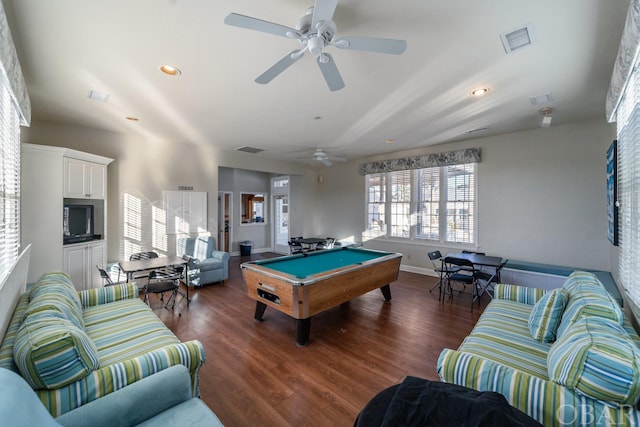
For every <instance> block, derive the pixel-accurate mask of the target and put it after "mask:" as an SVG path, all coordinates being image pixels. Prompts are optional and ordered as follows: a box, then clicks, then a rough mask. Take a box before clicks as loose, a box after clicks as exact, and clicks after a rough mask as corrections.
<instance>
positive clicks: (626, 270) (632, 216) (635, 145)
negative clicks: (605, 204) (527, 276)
mask: <svg viewBox="0 0 640 427" xmlns="http://www.w3.org/2000/svg"><path fill="white" fill-rule="evenodd" d="M616 122H617V128H618V200H619V201H620V208H619V245H620V254H619V278H620V282H621V285H622V287H623V288H624V289H625V290H626V292H627V294H628V296H629V297H630V299H631V300H632V301H633V302H634V303H635V304H636V306H639V307H640V282H638V273H639V272H640V269H639V266H638V259H640V258H639V257H640V197H639V193H640V79H639V78H638V67H637V66H636V68H635V69H634V71H633V72H632V75H631V77H630V79H629V81H628V83H627V86H626V88H625V91H624V96H623V98H622V100H621V102H620V105H619V107H618V112H617V116H616Z"/></svg>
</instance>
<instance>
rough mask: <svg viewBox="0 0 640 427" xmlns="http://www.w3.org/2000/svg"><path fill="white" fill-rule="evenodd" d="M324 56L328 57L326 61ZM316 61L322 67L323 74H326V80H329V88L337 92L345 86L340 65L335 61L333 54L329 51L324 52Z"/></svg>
mask: <svg viewBox="0 0 640 427" xmlns="http://www.w3.org/2000/svg"><path fill="white" fill-rule="evenodd" d="M323 56H324V57H325V58H326V59H328V60H327V61H326V62H322V57H323ZM316 62H317V63H318V66H319V67H320V71H322V75H323V76H324V80H325V81H326V82H327V86H329V90H331V91H332V92H335V91H337V90H340V89H342V88H343V87H344V81H342V77H341V76H340V72H339V71H338V67H337V66H336V63H335V62H333V58H332V57H331V55H329V54H328V53H322V54H321V55H318V56H317V57H316Z"/></svg>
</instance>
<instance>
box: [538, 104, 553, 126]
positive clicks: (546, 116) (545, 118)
mask: <svg viewBox="0 0 640 427" xmlns="http://www.w3.org/2000/svg"><path fill="white" fill-rule="evenodd" d="M551 111H552V110H551V107H544V108H541V109H540V114H542V121H541V122H540V127H543V128H550V127H551V120H552V119H553V117H551Z"/></svg>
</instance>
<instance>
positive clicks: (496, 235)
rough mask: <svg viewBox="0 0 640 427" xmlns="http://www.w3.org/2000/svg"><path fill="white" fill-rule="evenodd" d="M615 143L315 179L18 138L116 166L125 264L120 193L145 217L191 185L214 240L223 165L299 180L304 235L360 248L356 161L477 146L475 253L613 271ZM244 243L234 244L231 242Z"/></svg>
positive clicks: (175, 153) (233, 157) (112, 218)
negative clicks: (610, 199) (373, 167)
mask: <svg viewBox="0 0 640 427" xmlns="http://www.w3.org/2000/svg"><path fill="white" fill-rule="evenodd" d="M614 135H615V131H614V129H613V127H612V126H611V125H609V124H607V123H606V122H605V120H604V119H602V120H594V121H590V122H581V123H575V124H571V125H566V126H553V127H551V128H549V129H535V130H531V131H526V132H519V133H512V134H508V135H501V136H497V137H487V138H481V139H475V140H470V141H465V142H461V143H453V144H445V145H440V146H432V147H427V148H425V149H421V150H412V151H410V152H404V153H394V154H390V155H386V156H378V157H372V158H367V159H359V160H357V161H351V162H347V163H336V164H334V166H332V167H331V168H324V167H321V168H317V169H316V170H312V169H310V168H309V166H308V165H301V164H297V163H289V162H283V161H277V160H267V159H265V158H263V157H258V156H255V155H251V154H245V153H239V152H222V151H220V150H217V149H216V148H215V147H200V146H196V145H187V144H181V143H167V142H160V141H150V140H146V139H144V138H142V137H140V138H131V137H128V138H127V137H124V136H122V135H117V134H112V133H108V132H101V131H95V130H90V129H83V128H74V127H67V126H59V125H54V124H51V123H46V122H34V123H33V124H32V127H31V128H29V129H23V136H22V140H23V142H30V143H34V144H44V145H58V146H64V147H69V148H74V149H77V150H82V151H88V152H91V153H95V154H99V155H103V156H107V157H111V158H113V159H116V160H115V161H114V162H113V163H112V164H111V165H110V166H109V242H108V244H109V249H108V259H109V261H114V260H118V259H119V257H120V256H121V247H120V240H121V237H122V229H123V218H122V214H121V212H122V209H123V206H122V199H123V195H124V194H125V193H128V194H133V195H136V196H137V197H139V198H140V199H141V200H143V201H144V204H145V207H146V209H147V210H149V209H151V207H152V206H160V205H161V203H162V190H175V189H177V187H178V186H179V185H188V186H193V187H194V190H195V191H207V192H208V194H209V206H208V212H209V230H210V231H211V232H212V233H214V234H215V233H216V226H217V218H216V216H217V197H216V195H217V191H218V167H219V166H224V167H230V168H240V169H247V170H258V171H264V172H270V173H281V174H290V175H297V176H298V177H297V181H296V188H295V189H292V191H294V192H295V194H292V203H294V202H295V197H297V198H298V200H299V201H300V200H303V203H302V204H303V207H302V208H301V209H302V215H301V218H304V222H303V224H302V230H303V234H304V235H306V236H314V235H319V236H335V237H338V238H340V239H353V240H355V241H361V239H362V238H361V233H362V231H363V229H364V200H365V199H364V196H365V191H364V178H363V177H362V176H360V175H359V174H358V164H359V163H360V162H361V161H371V160H378V159H382V158H387V159H389V158H398V157H403V156H405V155H417V154H425V153H435V152H442V151H448V150H451V149H456V148H461V147H480V148H481V150H482V160H481V163H480V164H479V167H478V200H479V202H478V221H479V230H480V232H479V248H478V249H479V250H482V251H486V252H487V253H491V254H498V255H502V256H504V257H508V258H511V259H526V260H530V261H537V262H545V263H554V264H561V265H570V266H576V267H585V268H594V269H596V268H597V269H603V270H611V269H612V262H611V260H612V259H615V251H614V250H613V248H612V246H611V245H610V244H609V242H608V240H607V237H606V229H607V227H606V192H605V153H606V149H607V147H608V146H609V144H610V143H611V140H612V139H613V138H614ZM318 174H322V175H323V178H324V180H323V182H322V183H320V182H318V180H317V175H318ZM250 191H253V190H250ZM144 227H145V232H146V234H145V235H146V236H148V235H150V231H149V227H150V221H149V220H147V221H145V225H144ZM296 227H298V225H296ZM244 239H245V238H243V237H241V236H238V235H234V240H237V241H238V240H244ZM248 239H249V240H254V239H252V238H248ZM234 243H237V242H234ZM149 244H151V242H149ZM169 245H170V243H169ZM366 246H368V247H374V248H380V249H384V250H392V251H398V252H402V253H404V254H405V256H404V258H403V264H404V265H405V267H408V268H409V269H411V268H415V269H416V270H419V269H423V268H425V269H426V268H430V267H431V265H430V264H429V263H428V260H427V259H426V252H427V250H431V249H432V248H433V247H426V246H424V245H422V244H419V243H417V242H414V243H412V242H391V241H388V240H384V239H382V240H376V241H369V242H366ZM436 247H437V246H436ZM437 248H438V249H444V251H446V250H449V249H450V248H441V247H437Z"/></svg>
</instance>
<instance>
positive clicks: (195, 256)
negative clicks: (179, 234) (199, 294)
mask: <svg viewBox="0 0 640 427" xmlns="http://www.w3.org/2000/svg"><path fill="white" fill-rule="evenodd" d="M177 253H178V256H182V257H183V258H185V259H186V260H188V261H189V281H190V283H191V284H192V285H194V286H202V285H204V284H207V283H214V282H222V281H224V280H227V279H228V278H229V254H228V253H227V252H223V251H219V250H217V249H216V239H214V238H213V237H211V236H207V237H187V238H181V239H178V251H177Z"/></svg>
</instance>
